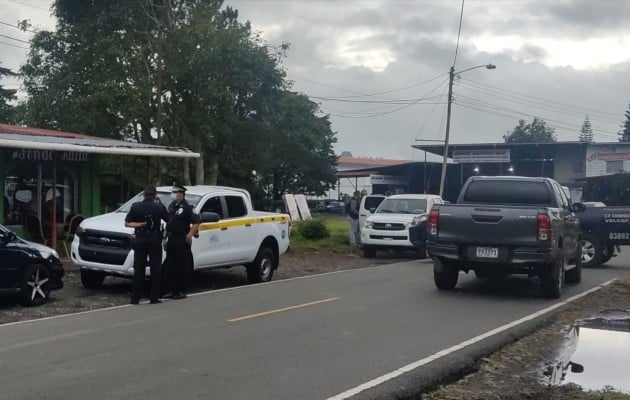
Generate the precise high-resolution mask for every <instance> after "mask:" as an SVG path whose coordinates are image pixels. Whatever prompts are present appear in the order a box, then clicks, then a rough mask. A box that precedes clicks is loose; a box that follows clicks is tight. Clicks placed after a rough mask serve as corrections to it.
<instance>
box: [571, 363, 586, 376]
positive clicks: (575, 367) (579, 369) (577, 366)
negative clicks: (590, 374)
mask: <svg viewBox="0 0 630 400" xmlns="http://www.w3.org/2000/svg"><path fill="white" fill-rule="evenodd" d="M571 372H573V373H574V374H581V373H582V372H584V366H583V365H582V364H576V363H574V362H572V363H571Z"/></svg>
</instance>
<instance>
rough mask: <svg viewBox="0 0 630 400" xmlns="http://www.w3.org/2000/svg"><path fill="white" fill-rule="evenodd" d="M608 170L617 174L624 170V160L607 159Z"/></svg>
mask: <svg viewBox="0 0 630 400" xmlns="http://www.w3.org/2000/svg"><path fill="white" fill-rule="evenodd" d="M606 172H607V173H609V174H617V173H619V172H623V160H621V161H606Z"/></svg>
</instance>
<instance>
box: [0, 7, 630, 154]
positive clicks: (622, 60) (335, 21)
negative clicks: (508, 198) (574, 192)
mask: <svg viewBox="0 0 630 400" xmlns="http://www.w3.org/2000/svg"><path fill="white" fill-rule="evenodd" d="M50 3H51V2H50V1H47V0H30V1H29V0H20V1H14V0H0V35H5V36H10V37H11V38H6V37H5V36H0V62H1V63H2V65H3V66H6V67H11V68H14V69H16V68H18V67H19V65H20V64H21V63H22V62H23V61H24V57H25V54H26V50H25V49H24V48H21V47H27V46H28V44H27V43H24V42H20V41H16V40H14V39H16V38H17V39H20V40H24V41H26V42H27V41H28V39H29V36H30V34H29V33H23V32H20V31H19V30H17V29H15V28H13V27H10V26H7V25H4V24H2V23H9V24H14V23H15V22H16V21H17V20H20V19H25V18H28V19H30V20H31V22H32V23H33V24H35V25H36V26H38V27H40V28H43V29H46V28H47V29H52V28H54V20H52V19H51V17H50V12H49V7H50ZM226 4H227V5H230V6H232V7H234V8H236V9H238V10H239V15H240V17H241V19H242V20H249V21H251V23H252V26H253V28H254V30H256V31H258V32H260V33H261V34H262V36H263V37H264V38H265V40H266V41H268V42H269V43H270V44H280V43H283V42H289V43H290V44H291V48H290V50H289V52H288V57H287V59H286V61H285V63H284V66H285V69H286V72H287V76H288V78H289V79H290V80H292V81H293V82H294V89H295V90H297V91H300V92H303V93H306V94H308V95H309V96H311V98H312V99H313V100H314V101H317V102H318V103H320V105H321V109H322V111H323V112H324V113H327V114H330V119H331V121H332V126H333V129H334V130H335V131H336V132H337V138H338V144H337V146H336V150H337V152H341V151H343V150H348V151H351V152H352V153H353V155H355V156H369V157H383V158H394V159H408V160H420V159H423V158H424V155H423V153H422V152H419V151H417V150H414V149H412V148H411V145H412V144H418V143H421V142H419V141H418V140H425V141H426V140H435V141H438V142H436V143H439V141H440V140H441V141H443V140H444V134H445V129H446V128H445V124H446V108H447V107H446V103H447V93H448V90H447V89H448V71H449V68H450V67H451V66H452V65H455V71H463V70H466V69H469V68H473V67H477V66H481V65H487V64H489V63H492V64H495V65H496V66H497V68H496V69H493V70H488V69H485V68H473V69H471V70H469V71H466V72H463V73H462V74H459V75H457V76H456V79H455V82H454V87H453V107H452V118H451V130H450V132H451V138H450V140H451V143H471V142H472V143H475V142H501V141H503V139H502V135H503V134H505V133H506V132H507V131H510V130H511V129H513V128H514V126H516V125H517V124H518V120H519V119H525V120H528V121H531V119H533V118H534V117H539V118H542V119H544V120H546V121H547V123H548V125H550V126H552V127H554V128H555V130H556V133H557V135H558V138H559V140H576V139H577V135H578V133H579V130H580V128H581V126H582V123H583V122H584V119H585V117H586V115H588V116H589V118H590V121H591V124H592V126H593V130H594V134H595V140H596V141H600V142H605V141H616V138H617V136H616V133H617V132H618V131H619V130H620V126H621V124H622V123H623V121H624V113H625V111H626V110H628V105H629V102H630V73H629V72H630V25H629V24H628V23H627V16H628V15H630V1H626V0H592V1H587V0H583V1H579V0H575V1H546V0H540V1H498V0H495V1H483V0H465V3H464V9H463V20H462V25H461V35H460V41H459V47H458V50H457V57H455V53H456V47H457V37H458V27H459V21H460V13H461V7H462V2H461V1H460V0H446V1H437V0H435V1H421V0H388V1H373V0H227V1H226ZM15 46H17V47H15ZM3 84H8V85H13V86H11V87H13V88H16V87H18V86H19V81H15V80H9V79H5V80H4V81H3ZM425 143H429V142H425Z"/></svg>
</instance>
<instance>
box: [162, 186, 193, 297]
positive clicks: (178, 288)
mask: <svg viewBox="0 0 630 400" xmlns="http://www.w3.org/2000/svg"><path fill="white" fill-rule="evenodd" d="M172 192H173V193H172V194H171V197H174V198H175V200H173V202H172V203H171V204H170V205H169V206H168V215H169V219H168V223H167V224H166V232H167V235H168V239H167V243H166V263H165V264H166V268H167V270H168V272H169V273H170V278H171V279H170V286H171V289H172V290H171V291H170V292H169V293H167V294H166V295H164V296H163V297H165V298H169V297H170V298H173V299H184V298H186V286H187V283H188V271H189V269H192V266H193V255H192V251H191V249H190V246H191V244H192V240H193V237H194V236H196V235H197V232H198V231H197V229H198V228H199V216H198V215H197V214H196V213H194V212H193V207H192V206H191V205H190V204H188V202H187V201H186V199H185V195H186V188H185V187H184V186H182V185H178V184H173V189H172Z"/></svg>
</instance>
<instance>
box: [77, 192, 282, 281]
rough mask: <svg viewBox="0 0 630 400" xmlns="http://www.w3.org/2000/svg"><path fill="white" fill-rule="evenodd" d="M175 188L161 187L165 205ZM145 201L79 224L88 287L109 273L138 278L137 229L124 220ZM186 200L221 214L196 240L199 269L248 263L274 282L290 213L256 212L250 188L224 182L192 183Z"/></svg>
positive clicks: (258, 277) (80, 259) (251, 272)
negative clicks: (135, 263) (135, 260)
mask: <svg viewBox="0 0 630 400" xmlns="http://www.w3.org/2000/svg"><path fill="white" fill-rule="evenodd" d="M170 190H171V187H170V186H169V187H159V188H158V198H159V200H160V201H161V202H162V203H163V204H169V203H170V201H171V200H170ZM141 199H142V193H140V194H138V195H137V196H135V197H134V198H132V199H131V200H129V201H128V202H127V203H125V204H124V205H123V206H122V207H120V208H119V209H118V210H116V211H114V212H112V213H108V214H104V215H99V216H96V217H92V218H88V219H85V220H84V221H83V222H82V223H81V225H80V226H79V228H78V229H77V232H76V234H75V237H74V240H73V242H72V249H71V257H72V261H73V262H74V263H75V264H76V265H77V266H78V267H79V268H80V270H81V281H82V283H83V286H85V287H88V288H97V287H100V286H101V285H102V284H103V279H104V278H105V277H106V276H108V275H112V276H121V277H126V278H131V277H132V276H133V250H132V248H131V245H132V240H133V232H134V230H133V229H131V228H125V224H124V219H125V216H126V215H127V212H128V211H129V209H130V207H131V205H132V204H133V203H134V202H136V201H140V200H141ZM186 200H187V201H188V203H190V204H191V205H192V206H193V207H194V211H195V212H196V213H199V214H200V215H202V217H203V216H204V215H205V216H212V214H216V215H215V216H214V217H215V221H216V222H205V223H202V224H201V225H200V227H199V238H197V239H194V240H193V244H192V252H193V256H194V257H193V258H194V266H193V271H197V270H202V269H214V268H228V267H232V266H237V265H244V266H245V267H246V269H247V277H248V278H249V281H250V282H252V283H256V282H267V281H270V280H271V278H272V276H273V273H274V271H275V270H276V269H277V268H278V262H279V257H280V256H281V255H282V254H284V253H285V252H286V251H287V248H288V247H289V229H290V217H289V216H288V215H286V214H277V213H270V212H262V211H254V210H253V209H252V204H251V198H250V195H249V193H248V192H247V191H246V190H243V189H236V188H229V187H223V186H189V187H188V190H187V192H186ZM202 222H203V221H202ZM146 274H147V276H148V274H149V269H148V268H147V272H146Z"/></svg>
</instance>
